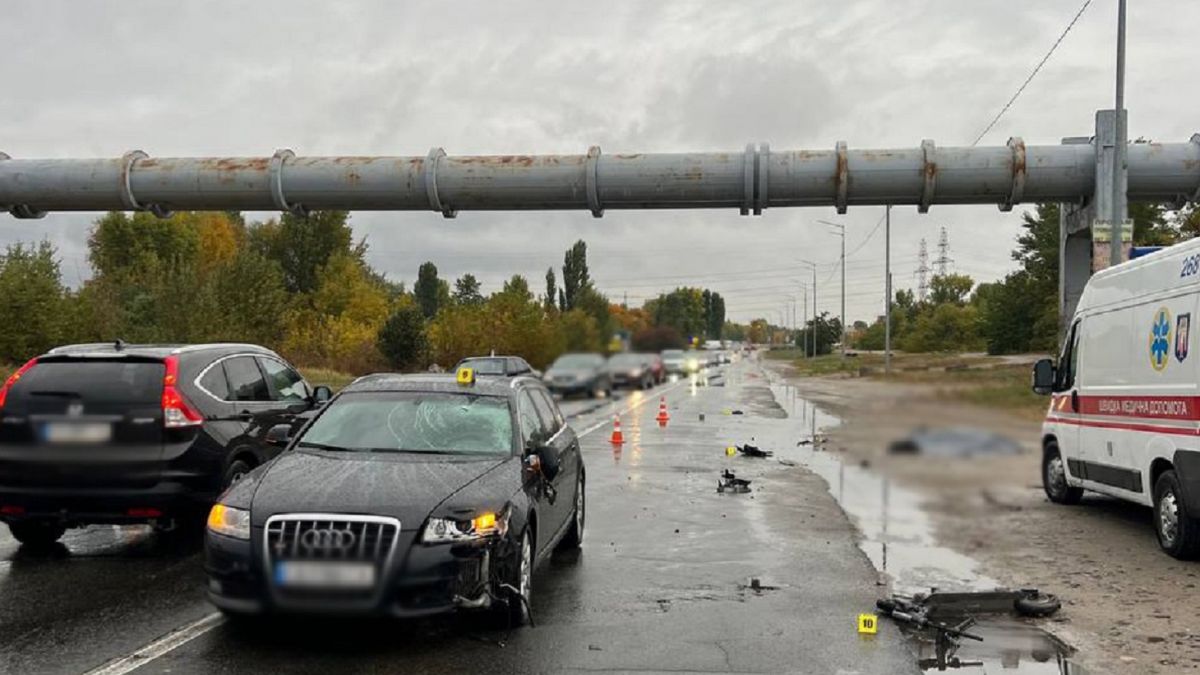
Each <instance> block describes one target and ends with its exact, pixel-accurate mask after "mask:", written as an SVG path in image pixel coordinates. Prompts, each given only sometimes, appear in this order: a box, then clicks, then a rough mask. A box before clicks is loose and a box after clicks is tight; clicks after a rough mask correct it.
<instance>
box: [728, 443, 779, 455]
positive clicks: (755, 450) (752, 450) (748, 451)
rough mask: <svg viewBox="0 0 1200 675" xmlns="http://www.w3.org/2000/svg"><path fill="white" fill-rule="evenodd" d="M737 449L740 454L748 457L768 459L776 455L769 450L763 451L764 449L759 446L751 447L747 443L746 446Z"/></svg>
mask: <svg viewBox="0 0 1200 675" xmlns="http://www.w3.org/2000/svg"><path fill="white" fill-rule="evenodd" d="M736 447H737V449H738V452H740V453H742V454H743V455H745V456H746V457H759V458H766V457H770V456H771V455H774V454H775V453H773V452H771V451H769V450H763V449H761V448H759V447H758V446H754V445H750V444H749V443H747V444H745V445H739V446H736Z"/></svg>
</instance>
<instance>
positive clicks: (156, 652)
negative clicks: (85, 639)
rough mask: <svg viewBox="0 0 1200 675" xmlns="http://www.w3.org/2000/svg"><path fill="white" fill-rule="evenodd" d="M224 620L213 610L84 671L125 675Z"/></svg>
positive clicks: (94, 673) (95, 674) (85, 674)
mask: <svg viewBox="0 0 1200 675" xmlns="http://www.w3.org/2000/svg"><path fill="white" fill-rule="evenodd" d="M224 621H225V617H223V616H221V614H220V613H218V612H213V613H212V614H209V615H207V616H205V617H203V618H201V619H199V620H197V621H193V622H192V623H189V624H187V625H186V626H183V627H182V628H177V629H175V630H173V631H171V632H170V633H167V634H166V635H164V636H162V637H160V638H159V639H157V640H155V641H154V642H151V643H150V644H148V645H146V646H145V647H142V648H141V649H139V650H137V651H135V652H133V653H132V654H129V655H128V656H122V657H119V658H116V659H113V660H111V661H109V662H108V663H105V664H104V665H102V666H100V667H98V668H93V669H92V670H89V671H87V672H86V673H84V675H125V673H128V672H131V671H133V670H136V669H138V668H141V667H142V666H144V665H146V664H147V663H150V662H151V661H153V660H154V659H157V658H158V657H160V656H162V655H163V654H166V653H168V652H171V651H173V650H175V649H178V648H179V647H182V646H183V645H185V644H187V643H189V642H191V641H192V640H195V639H196V638H198V637H200V636H201V635H204V634H205V633H207V632H208V631H210V630H212V629H214V628H216V627H217V626H220V625H221V624H222V623H224Z"/></svg>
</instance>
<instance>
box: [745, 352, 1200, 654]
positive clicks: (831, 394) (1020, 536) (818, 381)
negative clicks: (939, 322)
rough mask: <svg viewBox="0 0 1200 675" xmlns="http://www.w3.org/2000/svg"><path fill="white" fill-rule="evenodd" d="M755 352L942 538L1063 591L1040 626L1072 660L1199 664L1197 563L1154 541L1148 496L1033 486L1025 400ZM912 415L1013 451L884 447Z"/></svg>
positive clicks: (1034, 462) (1005, 573) (997, 569)
mask: <svg viewBox="0 0 1200 675" xmlns="http://www.w3.org/2000/svg"><path fill="white" fill-rule="evenodd" d="M764 363H765V365H767V367H768V368H770V369H772V370H774V371H776V372H778V373H780V374H782V375H784V376H785V377H786V378H787V379H788V381H789V382H790V383H792V384H794V385H795V386H797V387H798V388H799V389H800V391H801V392H802V393H803V394H804V395H805V397H807V398H809V399H810V400H812V401H814V402H816V403H817V404H818V405H820V406H822V407H824V408H826V410H827V411H828V412H831V413H834V414H836V415H838V416H839V417H841V418H842V420H843V424H842V426H841V427H840V428H838V429H836V430H834V431H833V432H832V433H831V434H830V446H829V447H831V448H834V449H835V450H836V451H842V452H846V453H847V454H849V455H851V456H853V457H854V458H855V459H867V460H869V461H870V462H871V464H872V466H873V467H875V468H877V469H878V470H879V471H880V472H882V473H885V474H887V475H889V476H891V477H893V478H895V479H896V480H898V481H900V482H901V483H902V484H905V485H907V486H908V487H911V488H914V489H917V490H918V491H919V492H920V493H921V494H923V495H924V496H925V497H926V498H927V501H926V508H927V509H928V511H929V512H930V513H931V514H933V516H934V519H935V521H936V523H937V536H938V538H939V539H940V541H941V543H942V544H943V545H945V546H948V547H950V548H952V549H955V550H957V551H959V552H962V553H964V554H966V555H969V556H971V557H972V558H974V559H976V560H978V561H979V562H980V565H981V567H980V572H982V573H984V574H987V575H988V576H990V577H992V578H995V579H998V580H1000V581H1001V582H1003V583H1005V584H1008V585H1010V586H1012V587H1029V586H1033V587H1037V588H1040V589H1042V590H1043V591H1046V592H1051V593H1056V594H1058V595H1059V596H1060V597H1062V599H1063V601H1064V607H1063V610H1062V611H1061V612H1060V613H1059V615H1058V616H1057V617H1056V618H1055V621H1054V623H1053V624H1051V625H1049V626H1048V628H1049V629H1050V630H1051V631H1052V632H1054V633H1056V634H1058V635H1059V636H1060V637H1062V638H1063V639H1065V640H1066V641H1068V642H1069V643H1071V644H1072V645H1074V646H1075V647H1077V648H1079V649H1080V654H1079V655H1078V657H1077V660H1078V661H1080V662H1081V663H1083V664H1084V665H1085V666H1088V667H1090V668H1092V669H1094V670H1096V671H1099V672H1110V673H1118V674H1122V673H1130V674H1133V673H1175V672H1180V671H1183V670H1192V669H1197V668H1200V592H1197V590H1196V588H1197V584H1198V583H1200V564H1197V563H1188V562H1180V561H1177V560H1174V559H1172V558H1170V557H1168V556H1167V555H1165V554H1163V553H1162V552H1160V551H1159V548H1158V544H1157V542H1156V541H1155V536H1154V530H1153V528H1152V526H1151V523H1150V516H1151V513H1150V510H1149V509H1147V508H1144V507H1140V506H1136V505H1133V504H1127V503H1125V502H1120V501H1117V500H1113V499H1109V498H1107V497H1102V496H1098V495H1090V496H1088V497H1086V498H1085V499H1084V502H1083V504H1082V505H1080V506H1077V507H1065V506H1059V505H1056V504H1052V503H1050V502H1049V501H1048V500H1047V499H1046V497H1045V495H1044V494H1043V492H1042V490H1041V484H1040V466H1039V463H1040V454H1039V453H1040V448H1039V440H1038V438H1039V433H1040V425H1039V423H1038V422H1037V421H1036V420H1034V419H1031V417H1030V415H1029V411H1028V409H1027V408H1025V409H1021V408H1017V409H1011V408H1004V407H1003V406H988V405H983V404H979V403H973V402H962V401H969V400H971V398H970V397H969V396H963V397H961V400H954V398H953V397H948V396H947V395H946V392H945V390H944V388H940V387H939V386H937V385H935V384H930V383H922V382H912V381H907V382H904V383H895V382H888V381H882V380H881V379H878V378H863V377H846V376H845V374H838V375H834V376H824V377H807V376H800V375H798V374H797V373H796V372H795V370H794V369H793V368H791V367H790V366H789V365H788V364H787V363H784V362H770V361H766V362H764ZM910 379H911V378H910ZM916 379H919V378H916ZM985 398H986V397H985ZM922 426H926V427H931V428H933V427H948V426H952V427H959V426H971V427H977V428H980V429H983V430H987V431H992V432H997V433H1001V434H1003V435H1005V436H1008V437H1009V438H1011V439H1013V440H1015V441H1017V442H1019V443H1020V444H1021V446H1022V448H1023V452H1022V453H1021V454H1018V455H1007V456H991V457H985V458H951V459H947V458H944V457H922V456H918V455H900V456H897V455H889V454H888V453H887V451H886V449H887V446H888V445H889V443H890V442H892V441H893V440H895V439H898V438H902V437H904V436H907V435H908V434H909V433H911V432H912V431H913V430H915V429H916V428H919V427H922Z"/></svg>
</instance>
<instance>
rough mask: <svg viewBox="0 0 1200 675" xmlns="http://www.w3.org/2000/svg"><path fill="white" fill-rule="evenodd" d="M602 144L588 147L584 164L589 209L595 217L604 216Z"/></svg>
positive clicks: (584, 179) (584, 181) (584, 180)
mask: <svg viewBox="0 0 1200 675" xmlns="http://www.w3.org/2000/svg"><path fill="white" fill-rule="evenodd" d="M599 172H600V146H598V145H593V146H592V147H590V148H588V152H587V160H586V161H584V164H583V184H584V187H585V188H586V191H587V203H588V210H589V211H591V212H592V217H593V218H602V217H604V206H603V205H601V204H600V173H599Z"/></svg>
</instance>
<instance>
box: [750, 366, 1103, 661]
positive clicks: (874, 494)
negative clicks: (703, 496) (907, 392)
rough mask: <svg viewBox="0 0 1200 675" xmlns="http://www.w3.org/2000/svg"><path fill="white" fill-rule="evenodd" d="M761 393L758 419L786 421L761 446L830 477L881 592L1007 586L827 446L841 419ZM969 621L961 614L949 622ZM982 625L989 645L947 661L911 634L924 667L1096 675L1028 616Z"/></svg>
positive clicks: (927, 640) (948, 652) (903, 499)
mask: <svg viewBox="0 0 1200 675" xmlns="http://www.w3.org/2000/svg"><path fill="white" fill-rule="evenodd" d="M763 384H764V385H765V384H767V383H766V382H764V383H763ZM756 388H757V387H747V389H750V390H751V391H749V392H748V394H749V396H748V397H747V400H746V403H747V404H748V408H751V409H757V412H767V411H769V412H767V414H765V415H761V417H767V418H773V417H780V415H778V413H777V412H776V406H777V407H778V409H779V411H780V412H783V413H784V414H785V415H786V417H787V418H788V419H787V420H786V421H784V420H780V422H782V424H779V423H777V424H776V425H772V427H774V428H775V429H778V430H779V431H781V432H784V433H781V434H778V435H776V434H774V433H771V434H770V437H769V438H768V437H766V434H764V435H763V437H760V438H759V439H758V440H759V441H760V442H761V444H762V445H763V446H764V447H770V448H771V449H772V450H774V451H775V452H776V454H775V461H779V462H782V463H784V464H790V463H796V464H799V465H801V466H803V467H805V468H807V469H808V470H810V471H812V472H813V473H816V474H817V475H819V476H821V477H822V478H823V479H824V480H825V482H826V484H827V485H828V486H829V492H830V494H831V495H832V496H833V497H834V499H836V500H837V502H838V503H839V504H840V505H841V507H842V509H843V510H844V511H845V512H846V514H847V515H848V516H849V517H850V518H851V519H852V520H853V522H854V523H855V524H856V525H857V527H858V529H859V531H860V533H861V540H860V542H859V546H860V548H861V549H862V550H863V552H864V553H865V554H866V556H867V558H869V559H870V561H871V563H872V565H874V567H875V569H876V570H877V571H878V573H879V576H880V578H879V584H880V586H881V591H884V590H885V589H886V590H887V591H888V592H891V593H897V594H907V595H911V594H914V593H920V592H929V591H930V590H931V589H937V590H938V591H943V592H947V591H987V590H992V589H996V588H999V587H1001V586H1002V584H1001V583H1000V582H998V581H997V580H995V579H992V578H990V577H988V576H986V575H984V574H983V573H982V572H980V565H979V563H978V561H976V560H974V559H973V558H971V557H969V556H966V555H963V554H961V553H959V552H957V551H954V550H952V549H949V548H947V547H944V546H941V545H939V544H938V542H937V540H936V538H935V536H934V532H935V527H934V523H933V520H932V518H931V517H930V516H929V514H928V513H926V512H925V511H924V510H923V508H922V501H923V499H922V497H921V496H920V495H919V494H918V493H917V492H915V491H913V490H909V489H907V488H905V487H903V486H899V485H897V484H895V483H894V482H893V481H891V480H890V479H889V478H888V477H886V476H883V475H881V474H879V473H877V472H875V471H874V470H872V469H871V467H870V466H864V465H862V464H858V463H854V462H853V461H852V460H851V459H849V458H847V457H845V456H844V455H843V453H841V452H838V451H837V450H836V448H835V447H833V446H832V444H830V443H828V442H827V441H826V439H825V437H824V436H823V434H824V433H826V432H827V431H828V430H830V429H832V428H834V427H836V426H838V425H839V424H840V420H839V419H838V418H837V417H836V416H833V415H830V414H828V413H826V412H825V411H823V410H821V409H820V408H818V407H817V406H815V405H814V404H813V403H811V402H810V401H808V400H807V399H805V398H804V397H803V396H801V395H800V394H799V392H798V390H797V389H796V388H795V387H793V386H791V385H787V384H779V383H771V384H770V386H769V393H770V394H772V395H773V398H774V399H775V404H776V406H772V405H770V404H769V403H767V402H766V401H765V399H764V398H763V397H762V393H763V392H756V391H753V389H756ZM763 389H767V387H763ZM747 412H750V410H747ZM756 416H758V415H756ZM763 421H765V420H760V422H763ZM756 428H759V429H761V428H763V427H762V426H758V427H756ZM785 439H786V440H785ZM768 461H770V460H768ZM1046 590H1047V591H1048V592H1053V591H1054V590H1055V589H1046ZM886 594H887V593H886V592H881V594H880V595H881V596H882V595H886ZM967 618H968V617H965V616H964V617H958V618H956V619H954V620H952V621H951V623H953V622H956V621H961V620H966V619H967ZM976 619H977V622H976V623H974V624H973V625H972V626H971V628H970V632H972V633H973V634H976V635H978V636H979V637H982V638H983V641H982V642H977V641H973V640H958V641H956V642H953V643H950V644H947V643H945V642H943V643H942V644H941V651H942V658H941V659H940V660H939V658H938V652H939V645H938V641H937V640H936V639H935V632H934V631H932V630H913V629H909V628H905V629H904V630H905V633H906V634H907V635H909V637H910V638H911V641H912V645H913V648H914V651H915V652H916V657H917V660H918V665H919V666H920V667H921V668H922V669H923V670H928V671H940V670H958V671H962V672H971V673H997V674H999V673H1005V674H1018V673H1019V674H1040V673H1046V674H1058V675H1067V674H1071V675H1085V674H1086V673H1088V672H1089V671H1086V670H1084V669H1083V668H1082V667H1081V666H1079V665H1078V664H1077V663H1075V662H1074V661H1073V660H1072V657H1073V656H1074V653H1075V650H1074V649H1072V648H1071V647H1070V646H1069V645H1067V644H1065V643H1064V642H1062V641H1061V640H1059V639H1058V638H1056V637H1054V636H1053V635H1051V634H1050V633H1048V632H1046V631H1044V630H1042V629H1041V628H1039V627H1038V626H1037V625H1035V624H1034V623H1032V622H1030V621H1028V620H1025V619H1021V618H1018V617H1017V616H1016V615H1015V614H1012V615H1006V614H1000V615H982V616H979V617H976ZM883 620H884V621H888V619H883ZM948 647H949V649H947V648H948ZM1093 672H1094V671H1093Z"/></svg>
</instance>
